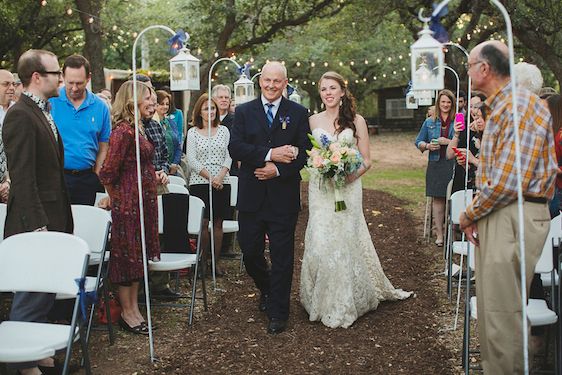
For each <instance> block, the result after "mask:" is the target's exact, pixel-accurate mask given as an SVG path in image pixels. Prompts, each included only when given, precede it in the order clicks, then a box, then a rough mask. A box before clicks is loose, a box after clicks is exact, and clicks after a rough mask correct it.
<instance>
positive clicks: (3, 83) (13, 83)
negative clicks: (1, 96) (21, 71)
mask: <svg viewBox="0 0 562 375" xmlns="http://www.w3.org/2000/svg"><path fill="white" fill-rule="evenodd" d="M0 86H3V87H10V86H14V87H16V86H17V83H15V82H8V81H4V82H1V83H0Z"/></svg>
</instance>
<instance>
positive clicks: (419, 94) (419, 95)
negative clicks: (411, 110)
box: [412, 90, 434, 106]
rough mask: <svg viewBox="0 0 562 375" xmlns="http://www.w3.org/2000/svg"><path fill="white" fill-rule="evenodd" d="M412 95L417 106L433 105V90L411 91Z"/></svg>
mask: <svg viewBox="0 0 562 375" xmlns="http://www.w3.org/2000/svg"><path fill="white" fill-rule="evenodd" d="M412 93H413V96H414V98H415V99H416V101H417V103H418V105H420V106H425V105H432V104H433V99H432V96H433V94H434V92H433V90H413V91H412Z"/></svg>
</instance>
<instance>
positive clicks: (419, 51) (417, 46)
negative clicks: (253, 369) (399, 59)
mask: <svg viewBox="0 0 562 375" xmlns="http://www.w3.org/2000/svg"><path fill="white" fill-rule="evenodd" d="M432 34H433V32H432V31H431V30H430V29H429V26H428V25H427V22H425V24H424V27H423V29H422V30H421V31H420V32H419V33H418V35H419V36H420V37H419V39H418V40H417V41H416V42H415V43H414V44H412V45H411V46H410V52H411V69H412V89H413V90H416V91H418V90H441V89H443V88H444V87H445V78H444V77H445V71H444V69H443V64H444V61H445V56H444V53H443V46H442V44H441V43H439V42H438V41H437V40H435V39H434V38H433V37H432V36H431V35H432ZM436 67H437V68H438V69H434V68H436Z"/></svg>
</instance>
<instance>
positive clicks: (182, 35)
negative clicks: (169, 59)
mask: <svg viewBox="0 0 562 375" xmlns="http://www.w3.org/2000/svg"><path fill="white" fill-rule="evenodd" d="M188 39H189V34H188V33H186V32H185V31H183V30H182V29H178V30H176V34H175V35H174V36H172V37H171V38H170V39H168V45H169V46H170V53H172V54H174V55H175V54H177V53H178V52H179V51H180V50H181V49H182V48H183V46H184V45H185V43H186V42H187V40H188Z"/></svg>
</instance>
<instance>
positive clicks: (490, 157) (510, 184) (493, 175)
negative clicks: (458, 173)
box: [466, 83, 558, 221]
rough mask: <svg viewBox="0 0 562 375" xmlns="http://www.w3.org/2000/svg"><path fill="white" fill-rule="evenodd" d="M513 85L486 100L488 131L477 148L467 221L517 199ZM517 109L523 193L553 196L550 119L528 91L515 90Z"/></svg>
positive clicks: (553, 155) (554, 160)
mask: <svg viewBox="0 0 562 375" xmlns="http://www.w3.org/2000/svg"><path fill="white" fill-rule="evenodd" d="M511 98H512V96H511V83H508V84H507V85H505V86H504V87H503V88H502V89H500V90H499V91H498V92H497V93H496V94H495V95H492V96H489V97H488V99H486V101H485V102H484V104H485V106H486V113H490V115H489V116H488V118H487V119H486V131H485V132H484V135H483V137H482V143H481V147H480V166H479V167H478V170H477V172H476V180H475V182H476V187H477V188H478V190H479V193H478V195H477V196H476V197H475V198H474V200H473V201H472V203H471V204H470V205H469V206H468V207H467V208H466V216H467V217H468V218H469V219H470V220H471V221H477V220H479V219H480V218H482V217H484V216H486V215H488V214H490V213H491V212H492V211H493V210H494V209H498V208H502V207H505V206H507V205H508V204H510V203H511V202H514V201H516V200H517V173H516V170H515V143H514V142H513V137H512V136H513V130H514V125H513V110H512V103H511ZM517 104H518V108H519V110H520V111H521V113H520V114H519V115H520V116H521V118H520V123H519V134H520V141H521V145H520V148H521V175H522V177H523V181H522V185H523V186H522V187H523V195H525V196H531V197H544V198H547V199H550V198H552V196H553V195H554V180H555V178H556V172H557V170H558V166H557V163H556V153H555V151H554V147H552V146H553V145H554V135H553V132H552V125H551V123H552V120H551V117H550V113H549V112H548V109H547V108H546V107H545V106H544V105H543V104H542V103H541V102H540V100H539V97H538V96H536V95H534V94H531V92H529V91H527V90H522V89H519V90H517Z"/></svg>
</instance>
